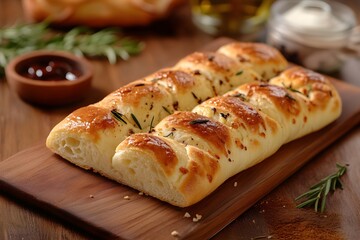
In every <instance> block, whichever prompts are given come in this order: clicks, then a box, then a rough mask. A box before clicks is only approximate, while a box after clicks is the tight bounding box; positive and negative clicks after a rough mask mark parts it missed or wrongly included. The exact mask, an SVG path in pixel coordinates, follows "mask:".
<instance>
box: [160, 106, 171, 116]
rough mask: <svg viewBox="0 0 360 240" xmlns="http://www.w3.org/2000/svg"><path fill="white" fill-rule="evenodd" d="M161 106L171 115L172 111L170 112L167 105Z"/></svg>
mask: <svg viewBox="0 0 360 240" xmlns="http://www.w3.org/2000/svg"><path fill="white" fill-rule="evenodd" d="M162 108H163V109H164V110H165V112H167V113H168V114H169V115H171V114H172V113H171V112H170V110H169V109H168V108H167V107H164V106H162Z"/></svg>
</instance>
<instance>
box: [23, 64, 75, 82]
mask: <svg viewBox="0 0 360 240" xmlns="http://www.w3.org/2000/svg"><path fill="white" fill-rule="evenodd" d="M20 74H21V75H22V76H24V77H26V78H31V79H34V80H41V81H63V80H68V81H74V80H76V79H77V78H78V77H79V76H80V71H79V69H77V68H75V67H74V66H73V65H72V64H71V63H69V62H66V61H62V59H51V60H45V59H41V61H38V62H33V63H30V64H27V65H26V66H23V67H22V69H21V71H20Z"/></svg>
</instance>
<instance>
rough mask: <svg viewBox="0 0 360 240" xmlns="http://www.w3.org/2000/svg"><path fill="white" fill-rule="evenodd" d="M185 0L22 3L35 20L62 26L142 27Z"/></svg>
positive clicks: (32, 0) (36, 0) (24, 0)
mask: <svg viewBox="0 0 360 240" xmlns="http://www.w3.org/2000/svg"><path fill="white" fill-rule="evenodd" d="M184 2H185V1H184V0H22V3H23V9H24V13H25V15H26V17H27V18H28V19H29V20H31V21H36V22H37V21H44V20H46V21H50V22H52V23H53V24H57V25H61V26H74V25H85V26H90V27H107V26H140V25H147V24H149V23H151V22H153V21H155V20H158V19H160V18H163V17H165V16H167V15H168V14H169V13H170V12H171V11H172V10H173V9H174V8H175V7H177V6H179V5H180V4H182V3H184Z"/></svg>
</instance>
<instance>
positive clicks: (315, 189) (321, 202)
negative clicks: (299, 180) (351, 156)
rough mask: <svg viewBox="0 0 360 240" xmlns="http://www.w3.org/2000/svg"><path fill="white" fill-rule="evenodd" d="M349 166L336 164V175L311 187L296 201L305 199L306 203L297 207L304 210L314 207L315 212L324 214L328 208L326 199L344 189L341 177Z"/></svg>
mask: <svg viewBox="0 0 360 240" xmlns="http://www.w3.org/2000/svg"><path fill="white" fill-rule="evenodd" d="M347 166H348V165H345V166H343V165H340V164H336V167H337V168H338V171H337V172H336V173H334V174H331V175H329V176H327V177H325V178H323V179H322V180H321V181H320V182H319V183H317V184H315V185H313V186H312V187H310V190H309V191H307V192H305V193H303V194H301V195H300V196H298V197H297V198H295V201H298V200H300V199H304V201H303V202H302V203H300V204H298V205H297V206H296V207H297V208H303V207H306V206H312V205H314V209H315V212H318V211H319V210H320V212H321V213H322V212H324V211H325V206H326V197H327V196H328V194H329V192H330V191H335V190H336V188H340V189H343V188H342V183H341V181H340V177H341V176H342V175H344V174H345V172H346V167H347ZM319 207H320V209H319Z"/></svg>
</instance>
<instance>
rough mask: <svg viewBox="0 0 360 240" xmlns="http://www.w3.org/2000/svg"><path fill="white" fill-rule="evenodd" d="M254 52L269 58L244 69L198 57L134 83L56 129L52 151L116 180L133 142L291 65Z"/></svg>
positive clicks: (214, 55)
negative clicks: (122, 148)
mask: <svg viewBox="0 0 360 240" xmlns="http://www.w3.org/2000/svg"><path fill="white" fill-rule="evenodd" d="M239 44H240V43H239ZM249 47H250V48H253V49H254V50H253V51H257V50H256V49H260V48H261V51H262V52H263V54H262V55H256V56H254V57H253V58H252V59H250V60H249V61H248V62H247V63H246V64H244V63H243V62H242V61H239V60H238V59H237V58H236V57H232V56H230V57H229V56H227V55H226V53H220V52H195V53H193V54H190V55H189V56H187V57H185V58H183V59H181V60H180V61H179V62H178V63H177V64H176V65H175V66H173V67H171V68H165V69H161V70H159V71H157V72H155V73H153V74H151V75H149V76H147V77H145V78H143V79H140V80H137V81H134V82H131V83H130V84H128V85H126V86H124V87H121V88H119V89H117V90H116V91H114V92H112V93H110V94H109V95H108V96H106V97H105V98H104V99H103V100H101V101H100V102H98V103H95V104H91V105H89V106H86V107H83V108H80V109H77V110H75V111H74V112H73V113H71V114H70V115H69V116H67V117H66V118H65V119H64V120H62V121H61V122H60V123H58V124H57V125H56V126H55V127H54V128H53V129H52V131H51V132H50V134H49V136H48V138H47V141H46V145H47V147H48V148H49V149H50V150H52V151H53V152H55V153H57V154H59V155H60V156H62V157H63V158H65V159H67V160H69V161H70V162H72V163H74V164H76V165H78V166H80V167H82V168H85V169H92V170H94V171H95V172H99V173H100V174H102V175H104V176H107V177H111V178H115V179H116V176H117V174H118V171H114V169H113V166H112V157H113V155H114V153H115V148H116V147H117V145H118V144H119V143H120V142H121V141H123V140H124V139H125V138H126V137H127V136H129V135H131V134H133V133H142V132H149V131H151V130H152V129H153V127H154V126H155V125H156V124H157V123H159V122H160V121H161V120H162V119H163V118H165V117H166V116H168V115H169V114H171V113H173V112H175V111H190V110H191V109H192V108H193V107H195V106H196V105H198V104H199V103H201V102H203V101H205V100H207V99H210V98H212V97H214V96H216V95H221V94H224V93H226V92H227V91H229V90H232V89H234V88H235V87H237V86H239V85H241V84H243V83H246V82H252V81H256V80H262V78H261V75H264V71H268V69H269V68H270V69H273V70H272V71H273V72H274V73H276V72H280V71H282V70H284V69H285V68H286V66H287V62H286V60H285V59H284V58H283V56H282V55H281V54H280V53H279V52H278V51H277V50H275V49H274V48H271V47H269V46H266V45H263V44H257V43H251V44H250V43H249V44H247V48H249ZM240 49H241V47H237V48H236V49H234V51H240ZM261 59H263V60H261ZM265 60H266V61H265ZM251 62H253V63H254V64H256V65H257V68H256V71H255V70H253V69H252V66H251ZM258 62H261V64H258ZM273 76H275V74H273Z"/></svg>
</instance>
